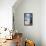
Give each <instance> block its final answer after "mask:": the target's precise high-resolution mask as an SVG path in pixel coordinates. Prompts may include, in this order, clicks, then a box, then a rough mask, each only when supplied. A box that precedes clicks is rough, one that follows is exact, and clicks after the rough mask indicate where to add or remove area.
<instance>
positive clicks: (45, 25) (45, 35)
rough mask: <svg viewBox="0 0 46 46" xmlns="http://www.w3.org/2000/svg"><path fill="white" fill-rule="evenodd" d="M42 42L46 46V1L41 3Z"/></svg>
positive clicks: (43, 0)
mask: <svg viewBox="0 0 46 46" xmlns="http://www.w3.org/2000/svg"><path fill="white" fill-rule="evenodd" d="M41 41H42V46H46V0H42V1H41Z"/></svg>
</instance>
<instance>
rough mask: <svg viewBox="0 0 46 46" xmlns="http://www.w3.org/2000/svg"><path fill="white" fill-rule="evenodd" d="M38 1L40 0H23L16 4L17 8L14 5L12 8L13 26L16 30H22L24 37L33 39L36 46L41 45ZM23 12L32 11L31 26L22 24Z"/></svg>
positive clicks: (39, 5)
mask: <svg viewBox="0 0 46 46" xmlns="http://www.w3.org/2000/svg"><path fill="white" fill-rule="evenodd" d="M40 2H41V1H40V0H23V2H22V3H21V4H20V5H18V7H17V8H16V7H14V9H13V10H14V16H15V28H16V29H17V30H18V32H22V33H23V34H24V37H25V38H28V39H32V40H34V41H35V44H36V46H41V37H40V36H41V34H40V32H41V30H40V15H41V14H40V13H41V12H40V11H41V8H40V7H41V4H40ZM14 6H16V5H14ZM15 8H16V9H15ZM24 13H33V25H32V26H24Z"/></svg>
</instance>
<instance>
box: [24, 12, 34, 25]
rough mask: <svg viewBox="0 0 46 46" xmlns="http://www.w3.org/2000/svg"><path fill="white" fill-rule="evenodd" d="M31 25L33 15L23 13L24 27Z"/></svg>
mask: <svg viewBox="0 0 46 46" xmlns="http://www.w3.org/2000/svg"><path fill="white" fill-rule="evenodd" d="M32 24H33V14H32V13H24V25H25V26H31V25H32Z"/></svg>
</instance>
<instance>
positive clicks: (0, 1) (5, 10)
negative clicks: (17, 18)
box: [0, 0, 16, 29]
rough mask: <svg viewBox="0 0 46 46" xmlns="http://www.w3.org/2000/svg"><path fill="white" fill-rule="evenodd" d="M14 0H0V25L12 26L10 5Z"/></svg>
mask: <svg viewBox="0 0 46 46" xmlns="http://www.w3.org/2000/svg"><path fill="white" fill-rule="evenodd" d="M15 1H16V0H0V27H7V28H9V29H11V28H12V6H13V4H14V3H15Z"/></svg>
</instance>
